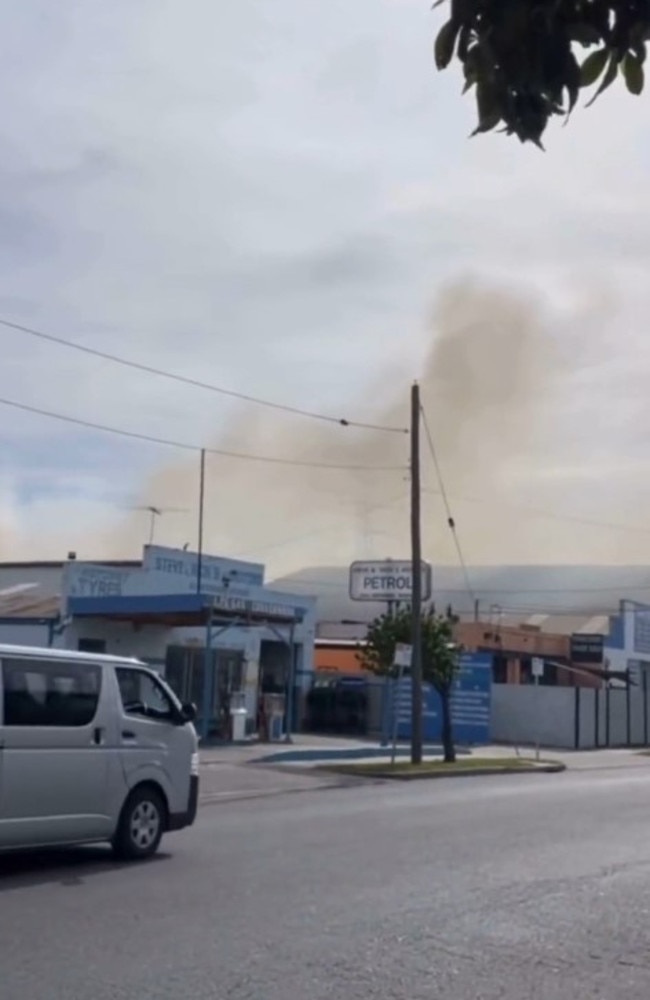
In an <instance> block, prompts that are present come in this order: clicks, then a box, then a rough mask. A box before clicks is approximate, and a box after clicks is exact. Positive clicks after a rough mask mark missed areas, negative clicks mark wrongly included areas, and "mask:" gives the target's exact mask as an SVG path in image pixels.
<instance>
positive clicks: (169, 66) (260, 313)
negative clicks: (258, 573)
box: [0, 0, 650, 572]
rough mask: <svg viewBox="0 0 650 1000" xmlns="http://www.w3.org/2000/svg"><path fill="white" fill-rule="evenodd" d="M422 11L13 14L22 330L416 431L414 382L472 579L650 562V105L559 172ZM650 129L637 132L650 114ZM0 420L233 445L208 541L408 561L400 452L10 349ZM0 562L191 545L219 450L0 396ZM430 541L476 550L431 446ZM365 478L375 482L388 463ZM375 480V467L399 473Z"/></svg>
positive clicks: (11, 191) (561, 158) (598, 109)
mask: <svg viewBox="0 0 650 1000" xmlns="http://www.w3.org/2000/svg"><path fill="white" fill-rule="evenodd" d="M439 24H440V12H436V13H432V12H431V10H430V4H429V3H428V2H420V0H355V2H354V3H353V4H350V3H347V4H344V3H343V2H342V0H341V2H336V0H331V2H329V3H318V4H317V3H315V2H313V0H275V2H274V3H273V4H269V3H263V2H261V0H237V3H233V4H214V3H210V2H208V0H194V2H193V3H192V4H191V5H187V4H185V5H182V4H179V3H178V2H174V3H172V2H167V0H128V2H127V0H115V2H114V3H112V4H110V5H107V4H104V3H102V4H100V3H98V2H95V0H84V2H83V3H81V2H79V0H77V2H74V0H66V2H64V3H59V4H52V3H51V2H49V0H23V2H22V3H21V4H20V5H13V7H12V9H9V8H8V9H7V10H6V11H5V12H4V13H3V31H2V33H1V41H0V44H1V45H2V48H3V51H2V59H0V92H1V93H2V94H3V101H2V104H1V105H0V152H1V155H0V175H1V176H0V181H1V183H0V223H1V225H0V319H4V320H8V321H10V322H13V323H17V324H21V325H26V326H29V327H33V328H37V329H39V330H42V331H45V332H47V333H50V334H53V335H55V336H60V337H64V338H67V339H69V340H72V341H75V342H77V343H79V344H82V345H86V346H89V347H92V348H95V349H98V350H100V351H108V352H112V353H114V354H118V355H120V356H123V357H125V358H127V359H131V360H133V361H136V362H138V363H142V364H145V365H146V364H149V365H154V366H155V367H157V368H160V369H165V370H168V371H170V372H174V373H177V374H181V375H184V376H187V377H189V378H198V379H200V380H203V381H208V382H211V383H214V384H217V385H219V386H223V387H226V388H229V389H232V390H235V391H239V392H244V393H247V394H249V395H254V396H261V397H264V398H266V399H269V400H274V401H278V402H281V403H286V404H288V405H290V406H294V407H298V408H301V407H302V408H307V409H309V410H317V411H319V412H323V413H325V414H332V415H334V416H337V417H346V418H348V419H358V420H362V421H367V422H371V423H372V422H376V423H380V424H383V423H384V422H385V421H388V422H389V423H390V424H391V426H395V427H398V428H402V427H404V426H405V424H406V421H407V417H408V396H409V387H410V384H411V381H412V380H413V379H414V378H418V379H421V380H422V394H423V403H424V407H425V411H426V412H427V416H428V418H429V422H430V429H431V432H432V437H433V439H434V444H435V445H436V447H437V448H438V457H439V464H440V469H441V472H442V477H443V483H444V486H445V489H446V491H447V493H448V497H449V502H450V504H451V507H452V508H453V515H454V518H455V521H456V524H457V529H458V539H459V541H460V543H461V546H462V551H463V553H464V556H465V559H466V561H467V562H469V563H501V562H504V561H509V562H553V561H556V562H574V563H585V564H589V563H597V562H613V563H616V562H619V563H620V562H640V563H644V562H647V563H650V517H649V516H648V513H647V511H648V507H649V504H648V501H649V500H650V485H649V484H650V478H649V476H648V473H649V472H650V457H649V456H648V454H647V448H646V442H647V430H646V428H647V426H648V419H649V418H650V401H649V398H648V393H647V385H648V378H649V376H650V341H648V337H647V332H646V325H647V317H648V305H649V303H650V289H649V288H648V287H647V282H646V280H645V276H646V273H647V271H648V263H649V257H650V234H649V231H648V226H647V217H648V208H649V207H650V204H649V203H650V195H649V194H648V190H647V182H646V178H647V171H648V165H649V164H648V161H649V154H650V138H649V137H648V133H647V130H646V128H645V123H646V120H647V104H646V100H647V98H641V99H636V98H631V97H627V96H625V95H624V94H623V93H622V91H621V89H620V88H619V92H618V93H616V92H614V91H612V92H609V93H608V94H606V95H604V96H603V98H602V99H601V100H599V101H598V102H597V103H596V105H595V106H594V107H593V108H591V109H589V110H584V109H583V110H580V111H579V112H576V113H575V114H574V117H573V118H572V120H571V122H570V123H569V124H568V126H567V127H565V128H563V127H560V126H559V125H558V126H557V127H553V128H552V129H551V130H550V131H549V134H548V136H547V143H546V145H547V152H546V153H545V154H542V153H540V152H539V151H538V150H537V149H535V148H534V147H532V146H531V147H530V148H529V147H528V146H525V147H524V146H521V145H520V144H519V143H517V142H516V140H508V139H506V138H505V137H503V136H499V135H494V136H487V137H480V138H474V139H471V140H470V139H469V138H468V135H469V133H470V131H471V129H472V127H473V122H474V108H473V104H472V100H471V98H470V97H461V94H460V90H461V81H460V76H459V72H458V71H457V70H456V69H452V70H449V71H447V72H446V73H444V74H437V73H436V71H435V69H434V67H433V63H432V39H433V35H434V32H435V30H436V27H437V26H438V25H439ZM644 115H645V117H644ZM0 346H1V348H2V364H1V365H0V398H2V399H5V400H10V401H14V402H18V403H22V404H25V405H27V406H32V407H36V408H40V409H44V410H48V411H52V412H56V413H59V414H63V415H67V416H69V417H73V418H80V419H85V420H88V421H91V422H95V423H99V424H104V425H107V426H110V427H115V428H121V429H124V430H130V431H135V432H137V433H142V434H145V435H151V436H155V437H162V438H168V439H173V440H175V441H181V442H185V443H187V444H191V445H195V446H196V447H197V448H200V447H203V446H205V447H209V448H213V449H219V448H222V449H223V448H225V449H230V450H237V451H240V452H243V453H246V454H254V455H262V456H267V457H269V456H270V457H275V458H278V457H280V458H288V459H290V460H293V461H296V462H302V463H304V462H327V463H329V464H341V465H354V466H355V467H356V466H360V467H363V468H360V469H359V470H358V471H344V470H332V469H329V470H327V469H316V468H306V467H304V466H303V465H296V466H291V465H286V466H285V465H277V464H274V463H272V464H268V463H264V462H259V461H256V462H252V461H251V462H249V461H244V460H240V459H234V458H224V457H219V456H218V455H210V456H209V457H208V463H207V475H206V536H205V537H206V545H207V547H209V548H210V550H211V551H212V552H214V553H219V554H224V555H231V556H242V557H250V558H254V559H261V560H262V561H266V562H268V564H269V567H270V569H271V570H272V571H273V572H287V571H290V570H293V569H297V568H299V567H300V566H302V565H309V564H314V563H332V562H346V561H348V560H350V559H352V558H358V557H369V556H380V557H381V556H386V555H392V556H394V557H396V558H400V557H403V555H404V553H405V552H406V550H407V544H408V509H407V493H408V482H407V468H406V466H407V445H408V442H407V439H406V436H405V435H403V434H398V433H382V432H377V433H371V432H361V431H356V430H354V429H353V428H342V427H336V426H334V427H332V426H329V425H327V424H325V423H323V422H319V421H314V420H309V419H303V418H299V417H297V416H290V415H288V414H287V415H284V416H281V415H278V414H277V413H276V412H274V411H272V410H268V409H265V408H263V407H258V406H253V405H243V404H241V403H237V402H236V401H233V400H232V399H229V398H227V397H224V396H221V395H219V394H218V393H215V392H210V391H207V390H202V389H198V388H195V387H190V386H187V385H183V384H179V383H177V382H174V381H172V380H169V379H164V378H161V377H156V376H153V375H148V374H145V373H143V372H141V371H137V370H132V369H128V368H125V367H120V366H117V365H115V364H112V363H111V362H108V361H103V360H100V359H97V358H94V357H91V356H88V355H85V354H83V353H80V352H76V351H73V350H67V349H65V348H63V347H61V346H58V345H55V344H52V343H47V342H44V341H42V340H39V339H36V338H34V337H31V336H29V335H27V334H26V333H22V332H20V331H17V330H13V329H10V328H7V327H0ZM0 418H1V423H0V558H2V559H22V558H24V559H36V558H62V557H64V556H65V555H66V553H67V552H68V551H69V550H75V551H77V552H78V554H79V556H80V557H83V558H106V557H113V558H118V557H133V556H136V555H137V554H138V552H139V549H140V547H141V545H142V544H143V543H144V542H146V541H147V540H148V537H149V518H148V515H147V514H146V512H145V511H142V510H138V509H134V508H138V507H141V506H146V505H149V504H154V505H156V506H159V507H167V508H176V509H173V510H168V511H167V512H166V513H164V514H163V515H162V516H161V517H160V518H159V519H158V520H157V523H156V525H155V540H156V541H157V542H160V543H164V544H174V545H182V544H184V543H186V542H187V543H188V544H190V545H194V544H195V542H196V536H197V507H198V481H199V479H198V453H197V452H193V451H190V450H186V451H183V450H178V449H173V448H169V447H162V446H157V445H154V444H151V443H149V444H147V443H144V442H137V441H134V440H129V439H128V438H124V437H120V436H117V435H110V434H105V433H101V432H99V431H92V430H88V429H87V430H83V429H82V428H80V427H77V426H75V425H73V424H70V423H66V422H61V421H57V420H54V419H48V418H46V417H43V416H39V415H37V414H34V413H27V412H24V411H21V410H18V409H15V408H12V407H10V406H7V405H4V404H0ZM423 463H424V469H425V491H426V492H425V496H424V523H423V527H424V544H425V554H426V555H427V556H428V557H429V558H431V559H432V560H433V561H436V560H438V561H439V562H445V563H453V562H454V560H456V559H457V553H456V549H455V546H454V544H453V538H452V537H451V535H450V533H449V531H448V528H447V524H446V516H447V515H446V512H445V509H444V505H443V504H442V502H441V499H440V496H439V490H440V483H439V479H438V477H437V475H436V472H435V468H434V467H433V464H432V462H431V460H430V456H429V455H428V448H427V443H426V441H425V442H424V455H423ZM368 466H370V467H371V468H367V467H368ZM376 466H381V467H382V468H379V469H378V468H376Z"/></svg>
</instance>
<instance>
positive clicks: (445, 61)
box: [433, 20, 460, 69]
mask: <svg viewBox="0 0 650 1000" xmlns="http://www.w3.org/2000/svg"><path fill="white" fill-rule="evenodd" d="M459 31H460V24H458V22H457V21H453V20H452V21H447V23H446V24H443V26H442V28H441V29H440V31H439V32H438V36H437V38H436V42H435V45H434V49H433V54H434V57H435V61H436V68H437V69H446V68H447V66H448V65H449V63H450V62H451V60H452V59H453V56H454V48H455V45H456V39H457V37H458V32H459Z"/></svg>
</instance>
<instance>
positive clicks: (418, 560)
mask: <svg viewBox="0 0 650 1000" xmlns="http://www.w3.org/2000/svg"><path fill="white" fill-rule="evenodd" d="M420 492H421V487H420V386H419V385H418V384H417V382H414V384H413V385H412V387H411V574H412V587H413V595H412V598H411V600H412V621H413V625H412V633H411V645H412V647H413V652H412V660H411V684H412V702H411V763H412V764H421V763H422V533H421V524H420Z"/></svg>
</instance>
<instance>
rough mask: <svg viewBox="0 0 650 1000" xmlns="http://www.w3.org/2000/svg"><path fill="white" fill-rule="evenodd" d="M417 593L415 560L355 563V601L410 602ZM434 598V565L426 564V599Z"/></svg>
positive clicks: (352, 570) (352, 576) (352, 588)
mask: <svg viewBox="0 0 650 1000" xmlns="http://www.w3.org/2000/svg"><path fill="white" fill-rule="evenodd" d="M412 596H413V580H412V576H411V562H410V561H409V560H408V559H402V560H398V559H382V560H366V561H365V562H353V563H352V565H351V566H350V597H351V598H352V600H353V601H383V602H388V601H407V602H408V601H410V600H411V598H412ZM430 597H431V567H430V566H429V564H428V563H422V600H423V601H428V600H429V599H430Z"/></svg>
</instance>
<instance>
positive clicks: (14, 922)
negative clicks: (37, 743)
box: [0, 768, 650, 1000]
mask: <svg viewBox="0 0 650 1000" xmlns="http://www.w3.org/2000/svg"><path fill="white" fill-rule="evenodd" d="M649 823H650V770H648V769H644V768H629V769H622V770H618V771H616V772H614V771H609V770H583V771H568V772H565V773H563V774H558V775H543V776H529V775H516V776H514V777H508V778H502V777H495V778H487V779H474V778H464V779H462V780H454V779H451V780H448V781H444V782H431V783H429V782H425V783H417V784H416V785H407V786H404V785H397V786H396V785H389V786H382V787H381V788H372V787H366V786H358V787H355V788H354V789H350V788H345V789H336V790H332V791H327V792H325V793H322V794H321V793H317V794H316V793H315V794H312V793H310V792H306V793H305V794H301V795H275V796H272V797H268V798H265V799H259V800H256V801H237V802H230V803H228V804H227V805H226V804H224V805H213V806H209V807H204V808H203V809H202V810H201V812H200V816H199V820H198V822H197V825H196V826H195V827H194V828H193V829H191V830H189V831H184V832H182V833H179V834H175V835H173V836H171V837H169V838H168V839H167V841H166V842H165V843H164V852H163V854H162V855H161V856H160V858H159V859H157V860H154V861H153V862H149V863H146V864H140V865H130V866H119V865H115V864H114V863H113V862H112V861H110V860H109V858H108V855H107V853H106V852H105V851H103V850H97V849H92V850H83V851H76V852H68V853H65V854H60V855H57V854H49V855H45V856H42V857H40V858H22V859H15V858H11V859H8V858H5V859H4V860H1V861H0V907H2V912H4V913H5V914H6V915H7V919H5V920H3V921H2V934H1V935H0V960H1V962H2V989H1V991H0V992H1V995H2V998H3V1000H24V998H25V997H30V1000H136V998H137V1000H154V998H155V1000H167V998H170V1000H171V998H173V1000H177V998H178V997H180V996H188V997H190V996H191V997H192V998H193V1000H216V998H218V1000H287V998H290V1000H294V998H297V997H303V996H306V997H309V998H310V1000H335V998H336V1000H338V998H345V1000H357V998H359V1000H361V998H363V1000H424V998H426V1000H431V998H437V997H449V998H453V1000H526V998H531V1000H532V998H535V1000H594V998H596V997H598V998H610V997H616V998H617V1000H618V998H621V1000H647V997H648V995H649V994H650V946H649V945H648V929H647V928H648V917H649V915H650V904H649V903H648V900H649V899H650V846H649V845H650V837H649V835H648V834H649Z"/></svg>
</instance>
